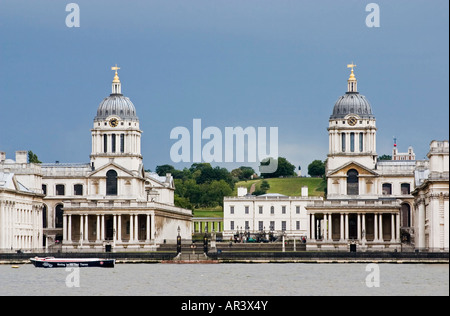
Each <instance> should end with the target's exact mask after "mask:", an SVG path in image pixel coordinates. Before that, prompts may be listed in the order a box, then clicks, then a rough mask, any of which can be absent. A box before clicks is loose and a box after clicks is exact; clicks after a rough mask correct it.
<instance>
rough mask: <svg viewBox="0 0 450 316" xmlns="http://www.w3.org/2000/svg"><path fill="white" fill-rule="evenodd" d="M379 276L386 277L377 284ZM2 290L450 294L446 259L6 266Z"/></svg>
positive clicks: (1, 273) (44, 292) (0, 279)
mask: <svg viewBox="0 0 450 316" xmlns="http://www.w3.org/2000/svg"><path fill="white" fill-rule="evenodd" d="M377 281H379V283H377ZM0 295H2V296H5V295H14V296H16V295H18V296H25V295H26V296H28V295H52V296H55V295H69V296H75V295H89V296H91V295H94V296H95V295H120V296H125V295H161V296H175V295H176V296H185V295H190V296H218V295H220V296H223V295H233V296H266V295H270V296H281V295H283V296H304V295H314V296H319V295H345V296H351V295H389V296H397V295H400V296H402V295H446V296H448V295H449V265H447V264H378V265H371V266H368V265H367V264H308V263H305V264H301V263H285V264H276V263H270V264H117V265H116V267H115V268H113V269H106V268H57V269H45V268H35V267H34V266H32V265H31V264H25V265H20V266H19V267H18V268H13V266H11V265H0Z"/></svg>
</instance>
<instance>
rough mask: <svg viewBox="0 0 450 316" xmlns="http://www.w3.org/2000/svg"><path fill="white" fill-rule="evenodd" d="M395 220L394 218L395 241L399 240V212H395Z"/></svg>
mask: <svg viewBox="0 0 450 316" xmlns="http://www.w3.org/2000/svg"><path fill="white" fill-rule="evenodd" d="M395 220H396V223H397V227H396V229H395V233H396V235H397V236H396V237H397V238H396V241H397V242H400V213H397V215H396V216H395Z"/></svg>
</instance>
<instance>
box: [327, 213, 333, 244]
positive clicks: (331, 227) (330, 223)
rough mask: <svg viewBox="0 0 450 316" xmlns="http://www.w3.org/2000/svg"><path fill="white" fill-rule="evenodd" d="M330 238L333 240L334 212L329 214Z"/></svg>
mask: <svg viewBox="0 0 450 316" xmlns="http://www.w3.org/2000/svg"><path fill="white" fill-rule="evenodd" d="M328 239H329V240H330V241H333V214H328Z"/></svg>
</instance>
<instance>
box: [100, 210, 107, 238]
mask: <svg viewBox="0 0 450 316" xmlns="http://www.w3.org/2000/svg"><path fill="white" fill-rule="evenodd" d="M101 226H102V233H101V240H105V239H106V235H105V215H103V214H102V223H101Z"/></svg>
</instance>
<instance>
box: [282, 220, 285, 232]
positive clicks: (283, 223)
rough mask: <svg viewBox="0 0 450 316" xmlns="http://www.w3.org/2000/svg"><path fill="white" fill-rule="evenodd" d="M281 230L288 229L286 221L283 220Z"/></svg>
mask: <svg viewBox="0 0 450 316" xmlns="http://www.w3.org/2000/svg"><path fill="white" fill-rule="evenodd" d="M281 230H282V231H285V230H286V221H281Z"/></svg>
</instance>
